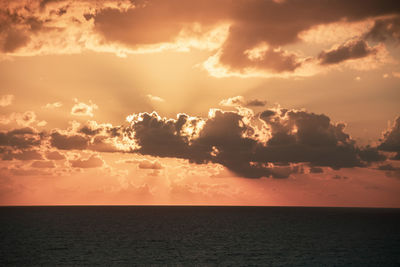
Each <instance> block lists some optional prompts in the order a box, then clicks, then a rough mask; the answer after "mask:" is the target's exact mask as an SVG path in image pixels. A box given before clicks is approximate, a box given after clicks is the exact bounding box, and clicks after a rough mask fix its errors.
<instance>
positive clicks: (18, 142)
mask: <svg viewBox="0 0 400 267" xmlns="http://www.w3.org/2000/svg"><path fill="white" fill-rule="evenodd" d="M40 138H41V134H39V133H38V132H36V131H35V130H34V129H32V128H29V127H26V128H21V129H15V130H11V131H8V132H7V131H6V132H0V147H1V146H7V147H14V148H19V149H24V148H30V147H34V146H39V145H40V141H41V139H40Z"/></svg>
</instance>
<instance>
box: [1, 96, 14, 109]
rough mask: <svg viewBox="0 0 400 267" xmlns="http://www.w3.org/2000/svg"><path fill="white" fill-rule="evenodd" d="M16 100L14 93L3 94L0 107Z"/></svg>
mask: <svg viewBox="0 0 400 267" xmlns="http://www.w3.org/2000/svg"><path fill="white" fill-rule="evenodd" d="M13 101H14V95H2V96H0V107H7V106H10V105H11V104H12V102H13Z"/></svg>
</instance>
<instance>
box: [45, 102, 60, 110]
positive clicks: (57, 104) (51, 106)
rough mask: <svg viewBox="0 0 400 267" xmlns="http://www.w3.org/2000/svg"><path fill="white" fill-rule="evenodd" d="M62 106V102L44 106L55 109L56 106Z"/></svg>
mask: <svg viewBox="0 0 400 267" xmlns="http://www.w3.org/2000/svg"><path fill="white" fill-rule="evenodd" d="M60 107H62V103H61V102H54V103H48V104H46V105H45V106H43V108H47V109H55V108H60Z"/></svg>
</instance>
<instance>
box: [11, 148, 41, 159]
mask: <svg viewBox="0 0 400 267" xmlns="http://www.w3.org/2000/svg"><path fill="white" fill-rule="evenodd" d="M13 159H17V160H24V161H25V160H42V159H43V157H42V154H41V153H40V152H39V151H37V150H22V151H20V152H12V151H7V152H6V153H5V154H4V155H3V160H13Z"/></svg>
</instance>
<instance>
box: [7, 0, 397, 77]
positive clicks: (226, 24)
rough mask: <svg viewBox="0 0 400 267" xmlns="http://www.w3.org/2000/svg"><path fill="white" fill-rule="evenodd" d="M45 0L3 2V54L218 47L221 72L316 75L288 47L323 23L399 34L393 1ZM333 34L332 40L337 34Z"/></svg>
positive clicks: (373, 36)
mask: <svg viewBox="0 0 400 267" xmlns="http://www.w3.org/2000/svg"><path fill="white" fill-rule="evenodd" d="M42 3H43V2H39V1H29V2H26V1H20V2H15V3H13V4H12V5H11V4H9V3H8V2H6V3H2V4H0V7H1V8H0V10H2V12H1V14H0V25H2V26H1V27H0V51H2V52H3V53H4V54H6V55H25V56H26V55H37V54H52V53H68V54H71V53H81V52H82V51H86V50H92V51H97V52H112V53H115V54H117V55H119V56H123V55H126V54H128V53H148V52H159V51H164V50H175V51H188V50H190V49H191V48H197V49H202V50H209V51H214V52H215V54H214V55H213V56H212V57H210V58H209V60H207V61H206V62H208V68H207V70H209V71H210V74H212V75H214V76H223V75H222V74H221V73H218V71H217V70H216V66H218V67H220V68H222V70H223V72H226V73H225V74H226V75H228V74H232V75H233V74H234V75H237V76H240V75H244V76H246V75H254V74H258V75H260V76H262V75H264V76H265V77H270V76H288V75H299V76H307V75H308V76H310V75H312V74H313V73H316V72H315V71H310V70H309V69H308V68H309V66H310V64H311V65H312V61H313V60H314V59H313V58H310V56H307V55H304V54H303V53H298V51H291V50H290V49H289V48H288V46H290V45H292V44H296V43H299V42H300V41H304V42H307V41H308V39H307V38H304V34H303V35H302V33H304V32H307V31H308V30H311V29H315V28H318V27H320V26H323V25H334V24H335V23H336V24H340V23H341V24H349V25H351V24H354V23H358V24H360V23H364V22H365V21H367V20H368V21H370V20H375V22H374V25H373V26H372V28H371V29H368V28H366V29H365V31H368V30H369V31H368V33H367V34H366V35H365V36H363V37H365V38H366V40H374V41H376V40H378V41H387V40H391V39H396V38H397V39H398V28H399V27H398V25H399V22H398V20H399V19H398V18H399V16H398V14H399V13H400V7H399V5H398V4H397V2H395V1H391V0H381V1H379V0H367V1H363V0H354V1H346V0H338V1H328V0H323V1H318V0H301V1H262V0H255V1H250V2H249V1H242V2H236V1H234V2H232V1H229V0H220V1H217V2H216V1H212V0H205V1H196V0H188V1H178V0H153V1H139V2H134V1H123V2H119V1H118V2H114V1H101V2H98V1H94V2H93V1H51V2H49V3H47V4H46V5H43V4H42ZM360 7H362V8H360ZM389 16H391V17H389ZM287 18H290V19H287ZM320 28H321V27H320ZM331 28H332V27H331ZM353 28H354V27H347V28H346V29H347V30H348V31H350V30H349V29H351V32H350V33H348V34H347V35H346V36H348V38H355V37H357V36H358V37H360V30H359V29H358V28H359V27H358V28H357V27H355V28H354V30H353ZM321 29H325V28H324V27H322V28H321ZM325 31H326V32H329V34H328V35H329V36H330V38H331V37H332V36H335V33H334V32H333V33H332V31H330V30H329V29H325ZM334 39H335V38H334ZM335 40H337V42H342V41H343V40H338V38H336V39H335ZM342 52H343V51H342ZM359 52H360V53H361V52H362V51H361V50H360V51H359ZM364 52H366V51H364ZM350 54H351V53H350ZM352 55H353V57H352V58H353V59H355V58H360V57H354V56H355V54H354V53H353V54H352ZM211 61H214V62H213V63H215V66H214V68H211V67H210V64H211V63H210V62H211ZM328 61H329V60H328ZM211 65H212V64H211Z"/></svg>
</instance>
